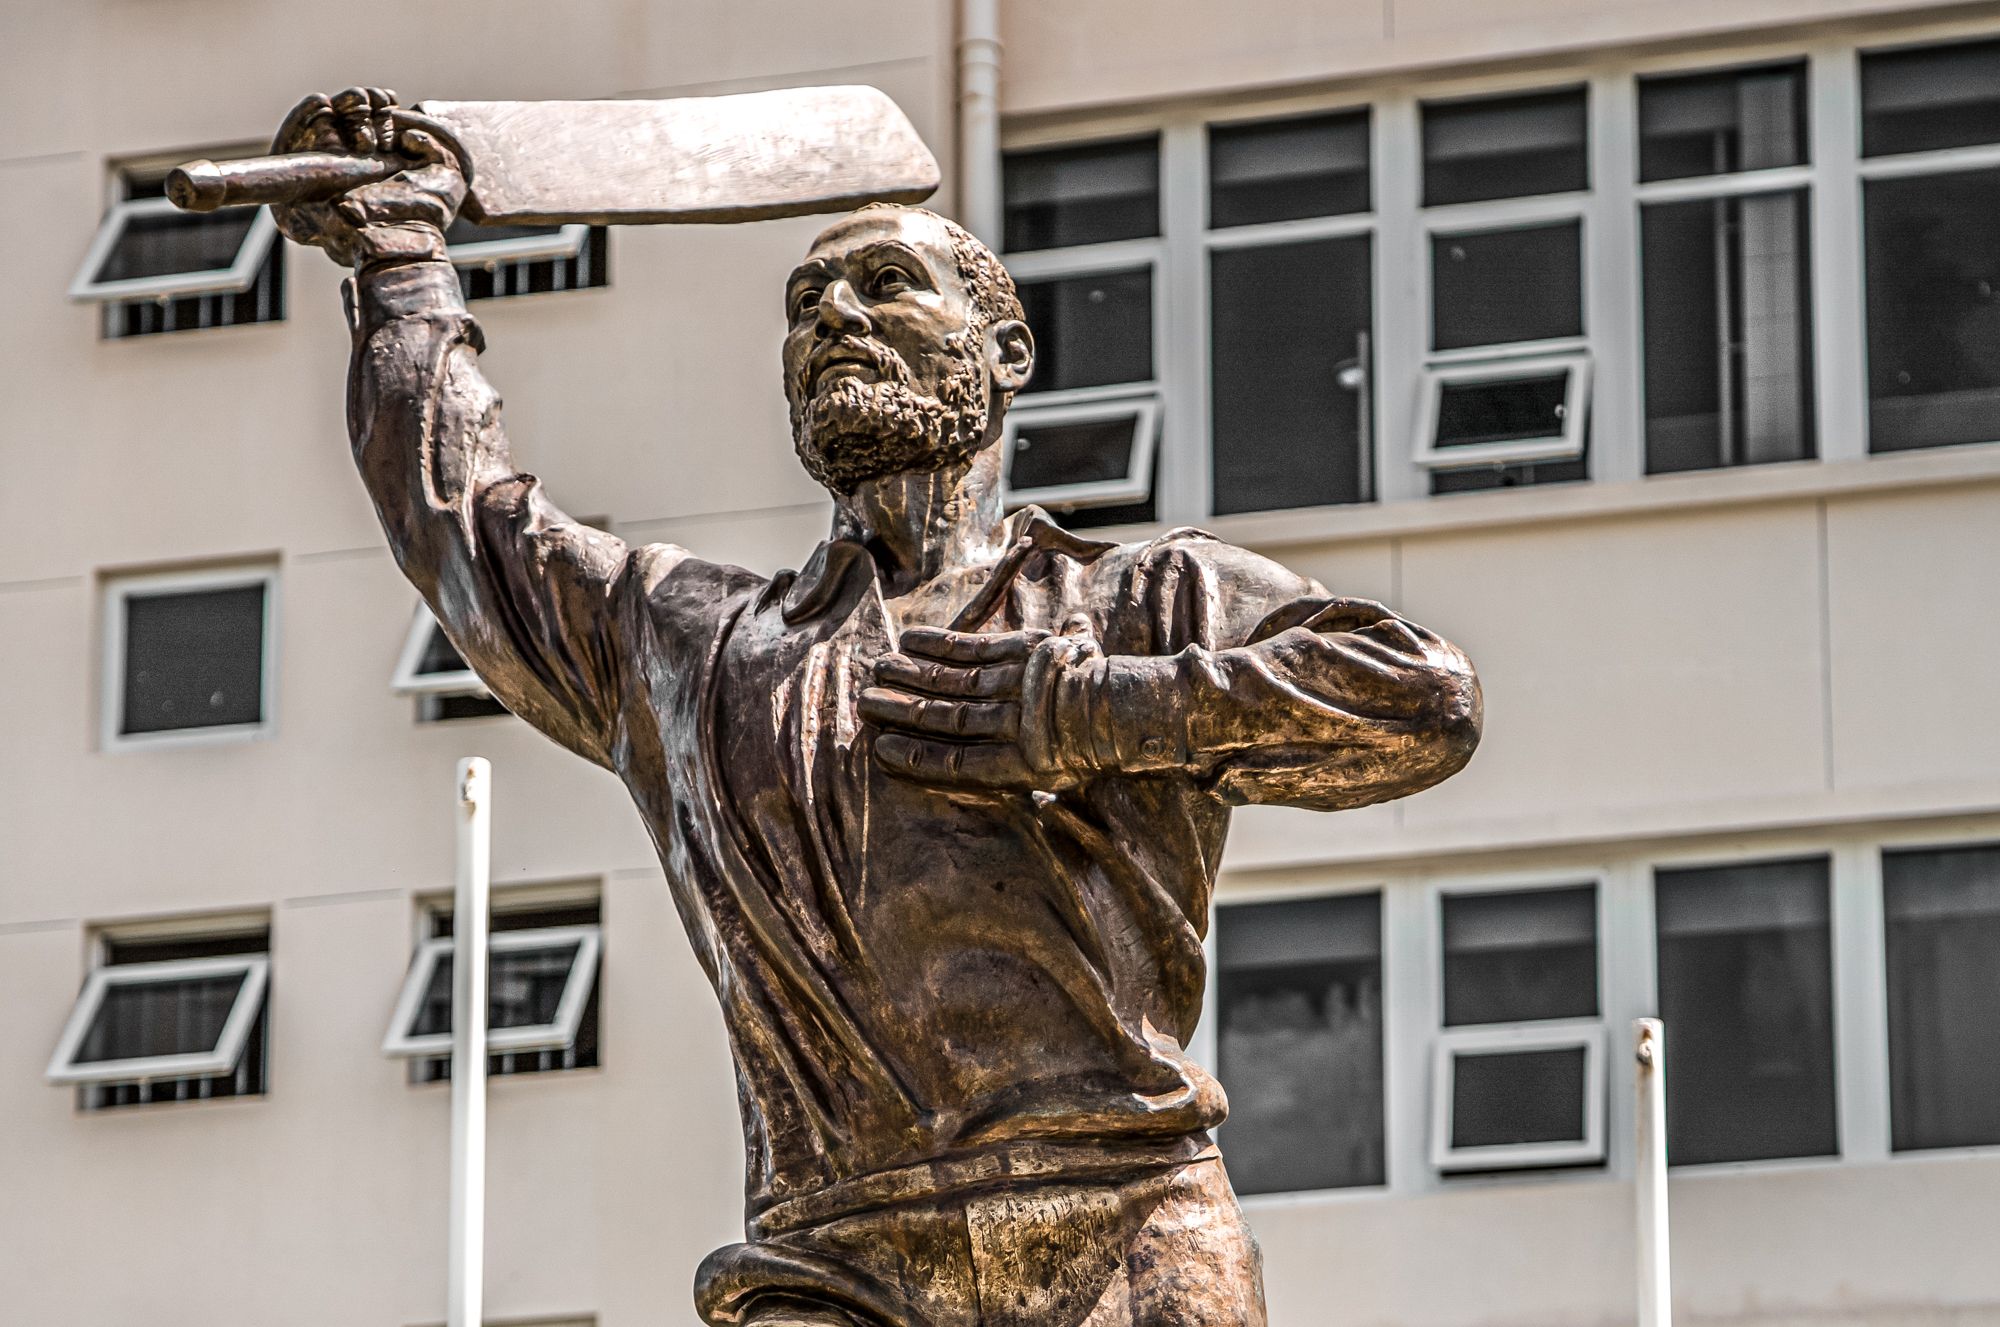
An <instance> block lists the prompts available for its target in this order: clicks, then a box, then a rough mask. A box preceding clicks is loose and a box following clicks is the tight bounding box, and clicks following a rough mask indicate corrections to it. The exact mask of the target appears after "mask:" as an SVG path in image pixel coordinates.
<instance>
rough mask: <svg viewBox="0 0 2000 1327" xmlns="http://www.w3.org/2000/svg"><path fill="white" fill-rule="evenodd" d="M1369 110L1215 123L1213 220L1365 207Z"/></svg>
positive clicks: (1211, 142) (1248, 221) (1223, 222)
mask: <svg viewBox="0 0 2000 1327" xmlns="http://www.w3.org/2000/svg"><path fill="white" fill-rule="evenodd" d="M1369 205H1370V204H1369V196H1368V112H1367V111H1365V110H1359V111H1343V112H1342V113H1340V114H1338V115H1319V116H1314V117H1312V118H1310V119H1301V120H1271V121H1266V122H1264V123H1261V124H1232V125H1211V126H1210V127H1209V130H1208V224H1209V225H1211V226H1217V227H1220V226H1248V225H1252V224H1254V223H1256V222H1259V221H1291V220H1294V219H1296V218H1298V217H1330V216H1339V215H1341V214H1343V213H1348V212H1366V211H1367V210H1368V208H1369Z"/></svg>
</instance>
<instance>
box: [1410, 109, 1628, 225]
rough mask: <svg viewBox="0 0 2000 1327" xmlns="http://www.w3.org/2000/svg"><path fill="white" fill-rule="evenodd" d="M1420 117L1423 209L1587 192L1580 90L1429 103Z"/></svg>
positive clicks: (1584, 122)
mask: <svg viewBox="0 0 2000 1327" xmlns="http://www.w3.org/2000/svg"><path fill="white" fill-rule="evenodd" d="M1423 114H1424V131H1423V132H1424V205H1425V206H1426V207H1435V206H1437V205H1439V204H1441V203H1475V202H1479V201H1482V200H1484V199H1488V198H1524V197H1527V196H1529V195H1531V194H1557V193H1571V192H1574V191H1577V190H1582V189H1588V188H1589V187H1590V166H1589V160H1588V156H1589V153H1588V151H1587V142H1588V133H1589V128H1588V124H1587V94H1586V92H1585V89H1583V88H1567V89H1564V90H1562V91H1560V92H1537V93H1531V94H1529V95H1527V96H1508V97H1489V98H1485V99H1482V100H1478V101H1453V102H1433V103H1430V104H1427V105H1426V106H1425V107H1424V109H1423Z"/></svg>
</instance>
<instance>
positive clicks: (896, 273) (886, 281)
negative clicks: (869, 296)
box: [869, 263, 917, 299]
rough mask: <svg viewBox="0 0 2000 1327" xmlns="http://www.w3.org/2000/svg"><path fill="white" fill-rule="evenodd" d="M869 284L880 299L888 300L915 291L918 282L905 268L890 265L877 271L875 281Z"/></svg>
mask: <svg viewBox="0 0 2000 1327" xmlns="http://www.w3.org/2000/svg"><path fill="white" fill-rule="evenodd" d="M869 284H870V285H871V287H872V288H873V293H874V294H875V295H876V296H877V297H878V298H884V299H886V298H887V297H889V296H891V295H896V294H900V293H901V292H903V291H905V290H915V289H916V287H917V280H916V278H915V277H913V276H911V275H910V274H909V273H908V272H907V271H905V270H904V269H903V268H900V267H898V266H896V265H895V264H894V263H888V264H885V265H883V266H882V267H881V268H879V269H877V271H876V273H875V276H874V279H873V280H872V281H871V282H870V283H869Z"/></svg>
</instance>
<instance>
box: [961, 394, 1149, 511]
mask: <svg viewBox="0 0 2000 1327" xmlns="http://www.w3.org/2000/svg"><path fill="white" fill-rule="evenodd" d="M1108 390H1109V389H1098V388H1091V389H1089V392H1090V394H1089V395H1087V396H1086V395H1084V394H1083V393H1082V392H1060V393H1051V395H1053V396H1059V397H1061V398H1062V399H1060V400H1054V401H1049V400H1037V401H1033V402H1031V403H1029V404H1028V405H1026V406H1024V407H1020V408H1017V409H1014V410H1010V411H1008V412H1007V422H1006V424H1005V425H1004V426H1003V428H1002V432H1001V439H1002V444H1001V445H1002V447H1003V448H1004V450H1003V452H1002V453H1001V468H1000V496H1001V501H1002V503H1003V504H1004V505H1006V506H1007V507H1008V508H1010V509H1011V508H1015V507H1022V506H1026V505H1028V504H1029V503H1041V504H1045V505H1050V506H1062V507H1099V506H1107V505H1109V504H1111V503H1118V502H1144V501H1145V500H1146V498H1147V497H1148V496H1149V495H1150V494H1151V493H1152V491H1153V457H1154V454H1155V453H1156V452H1157V451H1158V448H1159V437H1160V398H1159V396H1158V395H1157V394H1155V393H1153V392H1145V393H1141V394H1138V395H1133V394H1130V393H1128V392H1125V391H1122V390H1121V391H1119V392H1118V394H1117V395H1108V394H1101V393H1104V392H1108ZM1111 419H1131V420H1132V421H1133V424H1132V428H1133V433H1132V453H1131V464H1130V465H1128V466H1127V467H1126V471H1125V476H1124V477H1123V478H1122V479H1098V480H1091V481H1089V482H1087V483H1076V484H1047V485H1044V486H1042V487H1040V488H1015V487H1013V485H1012V484H1011V483H1010V482H1009V480H1008V477H1009V476H1010V475H1011V474H1012V473H1013V470H1014V453H1015V449H1016V448H1017V447H1018V446H1019V442H1020V431H1021V429H1022V428H1023V427H1027V428H1036V427H1060V426H1062V425H1065V424H1094V423H1099V422H1102V421H1104V420H1111Z"/></svg>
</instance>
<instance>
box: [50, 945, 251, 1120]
mask: <svg viewBox="0 0 2000 1327" xmlns="http://www.w3.org/2000/svg"><path fill="white" fill-rule="evenodd" d="M99 952H100V957H101V962H100V963H99V965H98V966H97V967H96V968H94V969H93V970H92V971H91V973H90V976H89V977H88V978H87V979H86V980H85V981H84V984H83V991H82V993H81V994H80V995H78V996H77V1000H76V1005H75V1007H74V1008H73V1009H72V1010H71V1012H70V1017H69V1022H68V1023H67V1024H66V1025H65V1026H64V1028H63V1032H62V1036H61V1038H60V1040H59V1041H58V1042H57V1044H56V1050H55V1054H54V1056H53V1057H52V1058H51V1059H50V1061H49V1068H48V1075H47V1076H48V1079H49V1081H50V1082H52V1083H59V1084H74V1085H76V1086H77V1087H78V1089H79V1092H78V1102H79V1105H81V1106H82V1108H83V1109H86V1110H101V1109H108V1108H110V1107H115V1106H133V1105H144V1104H149V1103H153V1102H166V1101H193V1100H207V1099H210V1098H214V1097H234V1096H246V1095H254V1094H259V1093H262V1092H263V1091H265V1088H266V1079H265V1074H266V1061H267V1047H266V1044H265V1041H266V1024H265V1016H264V1006H265V994H266V990H267V988H268V985H269V980H270V966H271V964H270V957H269V952H270V932H269V930H268V929H267V928H264V927H258V928H257V929H255V930H243V931H240V932H237V931H226V932H224V933H221V934H214V933H208V934H191V935H168V936H160V935H157V934H156V935H151V936H132V937H128V938H117V937H112V936H107V937H104V938H102V939H101V940H100V945H99Z"/></svg>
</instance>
